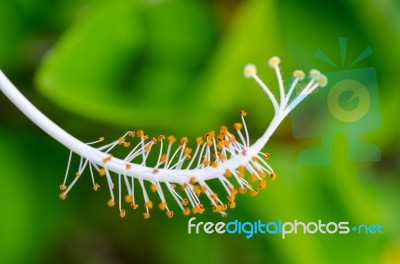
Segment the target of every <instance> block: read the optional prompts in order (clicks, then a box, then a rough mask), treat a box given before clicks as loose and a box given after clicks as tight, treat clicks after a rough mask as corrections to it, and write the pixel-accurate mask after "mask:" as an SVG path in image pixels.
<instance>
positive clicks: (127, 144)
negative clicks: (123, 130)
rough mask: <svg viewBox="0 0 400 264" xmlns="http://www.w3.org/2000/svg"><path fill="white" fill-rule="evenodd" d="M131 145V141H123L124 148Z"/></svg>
mask: <svg viewBox="0 0 400 264" xmlns="http://www.w3.org/2000/svg"><path fill="white" fill-rule="evenodd" d="M130 145H131V142H124V143H122V146H124V148H128V147H129V146H130Z"/></svg>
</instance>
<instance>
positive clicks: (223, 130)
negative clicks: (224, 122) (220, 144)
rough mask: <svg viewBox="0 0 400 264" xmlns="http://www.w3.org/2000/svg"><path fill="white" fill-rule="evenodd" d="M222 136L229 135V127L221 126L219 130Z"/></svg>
mask: <svg viewBox="0 0 400 264" xmlns="http://www.w3.org/2000/svg"><path fill="white" fill-rule="evenodd" d="M219 132H220V134H221V135H222V136H226V134H227V133H228V127H227V126H221V129H220V130H219Z"/></svg>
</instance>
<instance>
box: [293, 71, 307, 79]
mask: <svg viewBox="0 0 400 264" xmlns="http://www.w3.org/2000/svg"><path fill="white" fill-rule="evenodd" d="M293 77H294V78H297V79H299V80H300V81H301V80H303V79H304V77H305V74H304V72H303V71H300V70H296V71H294V72H293Z"/></svg>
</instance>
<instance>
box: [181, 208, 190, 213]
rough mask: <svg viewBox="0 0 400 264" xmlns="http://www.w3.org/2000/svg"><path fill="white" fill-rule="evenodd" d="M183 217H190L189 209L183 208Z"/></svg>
mask: <svg viewBox="0 0 400 264" xmlns="http://www.w3.org/2000/svg"><path fill="white" fill-rule="evenodd" d="M183 215H190V209H189V208H187V207H185V209H184V210H183Z"/></svg>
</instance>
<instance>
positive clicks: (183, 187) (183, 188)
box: [181, 183, 188, 191]
mask: <svg viewBox="0 0 400 264" xmlns="http://www.w3.org/2000/svg"><path fill="white" fill-rule="evenodd" d="M181 187H182V190H183V191H184V190H186V188H187V187H188V185H187V183H184V184H182V186H181Z"/></svg>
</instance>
